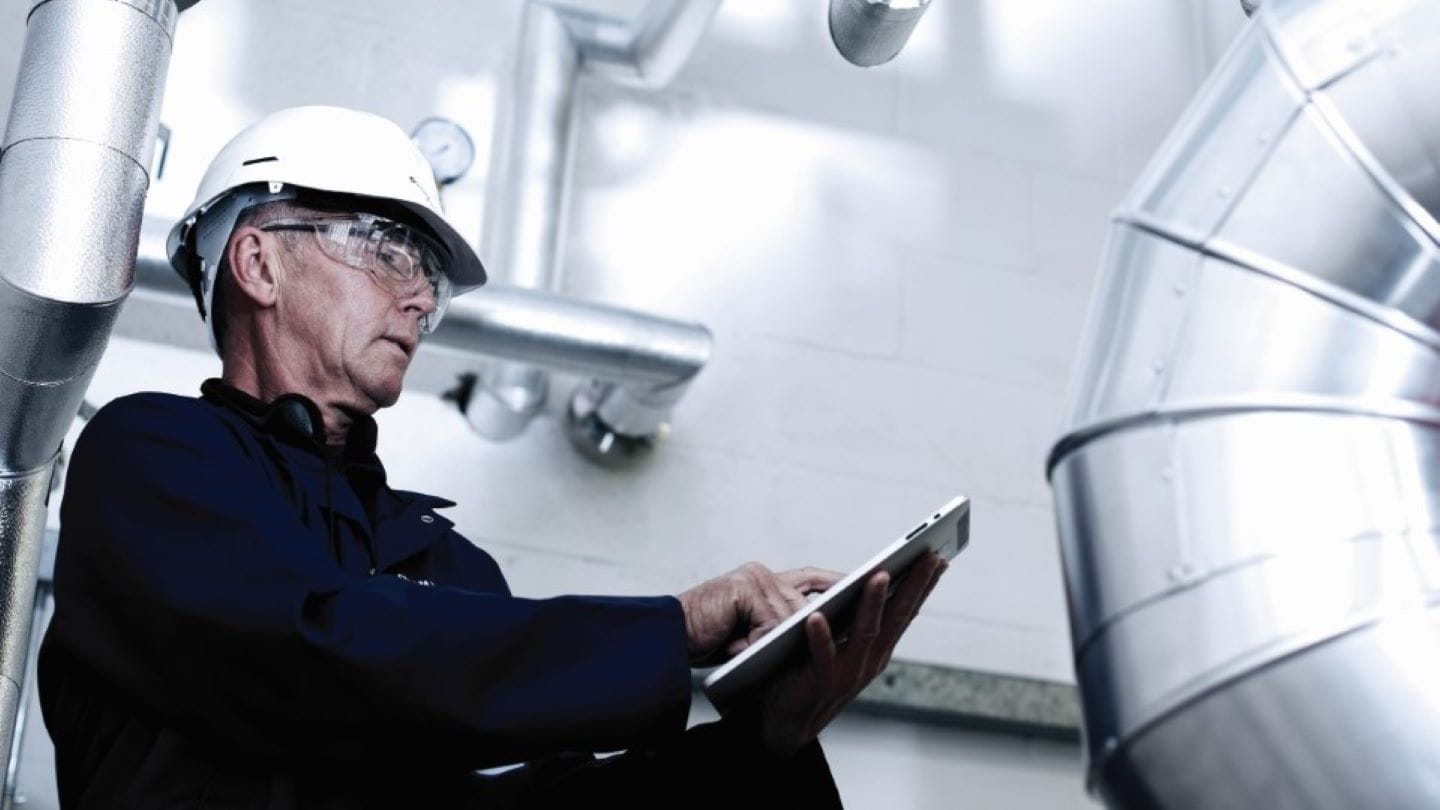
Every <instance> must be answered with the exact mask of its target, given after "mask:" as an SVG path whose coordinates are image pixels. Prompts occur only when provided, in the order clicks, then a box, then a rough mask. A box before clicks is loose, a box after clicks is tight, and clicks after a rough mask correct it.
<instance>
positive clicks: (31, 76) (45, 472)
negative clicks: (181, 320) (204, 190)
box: [0, 0, 178, 772]
mask: <svg viewBox="0 0 1440 810" xmlns="http://www.w3.org/2000/svg"><path fill="white" fill-rule="evenodd" d="M177 13H178V12H177V8H176V5H175V2H174V0H39V1H38V2H35V3H34V4H33V5H32V8H31V10H30V14H29V19H28V21H27V31H26V35H25V47H24V53H23V55H22V57H21V61H20V70H19V73H18V75H17V77H16V83H15V95H14V99H13V101H12V104H11V109H10V118H9V124H8V127H7V129H6V132H5V138H4V141H3V144H0V147H3V151H0V419H3V421H4V426H3V427H0V547H3V548H4V549H5V553H4V554H0V617H3V626H0V751H4V752H6V753H5V756H7V757H8V752H9V750H10V746H9V741H10V739H11V736H12V733H13V730H14V722H15V716H16V700H17V696H18V694H19V684H20V683H21V682H22V681H23V678H24V671H25V659H26V657H27V644H28V639H29V634H30V615H31V609H32V604H33V601H32V600H33V597H34V589H35V575H36V566H37V565H38V562H39V554H40V547H41V541H42V537H43V532H44V526H45V497H46V495H47V493H48V483H49V476H50V471H51V468H52V466H53V464H54V461H55V455H56V451H57V448H59V446H60V442H61V441H62V439H63V438H64V436H65V432H66V430H67V429H68V428H69V426H70V423H71V420H73V419H74V417H75V413H76V411H77V409H78V408H79V406H80V402H81V398H82V397H83V395H84V393H85V388H86V386H87V384H88V383H89V380H90V377H91V375H92V374H93V373H94V370H95V366H96V364H97V363H98V362H99V360H100V356H101V354H102V353H103V352H104V349H105V343H106V340H107V339H108V337H109V334H110V329H111V326H112V324H113V323H114V321H115V317H116V314H117V312H118V311H119V307H120V303H121V302H122V301H123V300H124V298H125V295H126V293H127V292H128V291H129V288H130V284H131V279H132V275H133V265H134V261H133V257H134V255H135V245H136V242H137V239H138V237H139V232H140V223H141V211H142V208H143V205H144V198H145V191H146V188H147V187H148V185H149V174H148V171H149V168H148V167H149V165H150V157H151V151H152V149H153V147H154V143H155V137H156V133H157V130H158V128H159V112H160V100H161V95H162V93H163V90H164V85H165V72H166V68H167V66H168V63H169V59H170V50H171V37H172V36H173V34H174V29H175V18H176V15H177ZM4 770H5V769H0V772H3V771H4Z"/></svg>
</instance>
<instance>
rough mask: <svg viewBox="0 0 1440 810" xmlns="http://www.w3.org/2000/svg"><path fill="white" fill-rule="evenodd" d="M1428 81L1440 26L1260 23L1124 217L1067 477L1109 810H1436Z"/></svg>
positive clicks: (1371, 16)
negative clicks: (1120, 809)
mask: <svg viewBox="0 0 1440 810" xmlns="http://www.w3.org/2000/svg"><path fill="white" fill-rule="evenodd" d="M1437 74H1440V4H1436V3H1434V2H1431V1H1430V0H1385V1H1384V2H1349V1H1348V0H1333V1H1330V2H1327V1H1326V0H1266V2H1265V3H1264V4H1263V5H1261V6H1260V8H1259V10H1258V11H1257V12H1256V15H1255V18H1254V20H1252V22H1251V23H1250V27H1249V28H1248V29H1247V30H1246V32H1245V34H1244V35H1243V36H1242V37H1241V38H1240V39H1239V40H1237V42H1236V44H1235V45H1234V46H1233V48H1232V49H1231V51H1230V52H1229V54H1228V55H1227V56H1226V58H1225V59H1224V60H1223V62H1222V63H1221V65H1220V66H1219V67H1218V68H1217V70H1216V72H1215V74H1214V75H1213V76H1212V77H1211V78H1210V79H1209V81H1208V82H1207V83H1206V84H1205V86H1204V88H1203V89H1202V90H1201V92H1200V94H1199V96H1198V97H1197V99H1196V100H1195V102H1194V103H1193V104H1192V106H1191V107H1190V109H1189V110H1188V111H1187V112H1186V113H1185V115H1184V116H1183V117H1182V118H1181V121H1180V123H1179V124H1178V125H1177V127H1176V129H1175V130H1174V131H1173V132H1172V134H1171V135H1170V137H1169V139H1168V140H1167V142H1166V144H1165V146H1164V147H1163V148H1162V149H1161V150H1160V152H1159V153H1158V154H1157V155H1156V156H1155V158H1154V159H1153V161H1152V163H1151V164H1150V166H1149V167H1148V168H1147V169H1146V171H1145V173H1144V174H1143V175H1142V177H1141V179H1140V181H1139V182H1138V183H1137V185H1136V186H1135V188H1134V189H1133V190H1132V191H1131V193H1130V194H1129V196H1128V197H1127V199H1126V201H1125V202H1124V203H1123V204H1122V206H1121V209H1120V211H1119V212H1118V213H1117V215H1116V218H1115V226H1114V231H1113V235H1112V237H1111V240H1110V246H1109V250H1108V252H1107V257H1106V260H1105V265H1104V267H1103V270H1102V273H1101V277H1100V280H1099V282H1098V286H1097V292H1096V297H1095V301H1094V303H1093V304H1092V312H1091V316H1090V320H1089V325H1088V326H1087V334H1086V337H1085V338H1084V340H1083V342H1082V346H1081V352H1080V355H1079V361H1078V362H1077V364H1076V368H1075V372H1074V376H1073V378H1072V382H1071V395H1070V403H1069V406H1068V413H1067V415H1066V428H1065V433H1064V435H1063V436H1062V437H1061V439H1060V440H1059V442H1058V444H1057V445H1056V447H1055V449H1054V451H1053V452H1052V454H1051V460H1050V471H1051V484H1052V486H1053V488H1054V492H1055V500H1056V512H1057V521H1058V527H1059V533H1060V539H1061V548H1062V552H1063V560H1064V565H1065V577H1066V589H1067V595H1068V597H1069V611H1070V623H1071V631H1072V638H1073V639H1074V644H1075V667H1076V676H1077V679H1078V681H1079V685H1080V690H1081V696H1082V703H1083V710H1084V722H1085V732H1086V733H1085V737H1086V741H1087V751H1086V754H1087V758H1088V760H1089V778H1090V783H1091V786H1092V788H1094V789H1095V790H1096V791H1097V792H1098V793H1099V794H1100V796H1102V797H1103V798H1104V799H1105V800H1106V802H1107V803H1108V804H1109V805H1111V806H1112V807H1124V808H1187V807H1267V808H1269V807H1305V808H1312V809H1313V810H1348V809H1349V808H1354V807H1433V806H1437V805H1440V788H1437V785H1440V781H1437V778H1436V774H1437V771H1436V768H1435V752H1436V751H1437V750H1440V701H1437V700H1436V699H1435V696H1434V695H1435V691H1434V690H1435V684H1436V683H1440V607H1437V606H1440V545H1437V538H1440V218H1437V217H1440V165H1437V162H1436V157H1435V156H1436V155H1440V101H1437V96H1436V95H1435V93H1434V91H1433V82H1434V77H1435V76H1436V75H1437ZM1358 741H1366V742H1358Z"/></svg>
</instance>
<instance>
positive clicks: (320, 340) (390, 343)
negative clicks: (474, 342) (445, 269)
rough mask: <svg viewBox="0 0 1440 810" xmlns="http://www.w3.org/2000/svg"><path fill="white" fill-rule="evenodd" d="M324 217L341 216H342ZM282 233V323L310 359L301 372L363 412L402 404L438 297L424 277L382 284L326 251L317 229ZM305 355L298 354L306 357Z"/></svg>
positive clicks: (337, 400) (324, 390) (319, 391)
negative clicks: (402, 390)
mask: <svg viewBox="0 0 1440 810" xmlns="http://www.w3.org/2000/svg"><path fill="white" fill-rule="evenodd" d="M324 218H328V219H334V218H336V217H335V215H325V217H324ZM272 235H274V236H280V237H281V239H279V240H276V241H277V242H281V243H283V244H281V246H280V251H279V254H280V255H279V260H280V262H281V264H282V266H283V267H284V268H285V272H284V276H283V279H282V281H281V284H280V296H279V301H278V302H277V304H278V306H279V311H278V315H279V324H280V328H281V330H282V331H283V332H285V333H288V334H289V337H291V338H292V341H287V342H291V343H292V345H293V346H295V347H296V348H298V349H299V351H300V352H302V353H303V354H304V355H306V356H308V360H302V361H301V362H304V363H306V365H307V366H308V367H307V368H304V369H303V370H301V373H303V374H304V375H305V376H306V377H307V378H308V379H310V380H312V381H313V382H314V385H315V388H316V389H317V391H316V393H317V394H320V395H321V396H323V397H325V398H326V399H327V400H328V401H330V402H332V403H335V404H339V405H343V406H345V407H349V408H351V409H353V410H357V411H361V412H363V413H373V412H374V411H375V410H377V409H379V408H384V407H387V406H390V405H393V404H395V401H396V400H397V399H398V398H399V396H400V388H401V383H402V381H403V380H404V377H405V371H406V369H407V368H409V366H410V360H411V358H413V357H414V354H415V350H416V347H417V345H418V343H419V339H420V319H421V318H423V317H424V316H425V315H427V314H429V313H430V312H433V311H434V309H435V297H434V293H433V291H432V290H431V287H430V284H429V283H428V282H427V281H426V280H425V279H424V278H423V277H420V278H418V279H416V280H415V281H414V282H412V283H405V284H393V283H387V282H382V281H380V280H378V279H377V278H376V277H375V276H373V275H372V274H371V273H370V272H369V271H367V270H365V269H360V268H356V267H352V266H350V265H348V264H345V263H343V262H340V261H337V260H335V259H333V258H331V257H330V256H327V255H326V254H325V253H324V252H323V251H322V250H321V249H320V247H319V242H318V241H317V238H316V236H315V234H314V233H312V232H304V231H301V232H295V233H287V234H283V235H281V234H272ZM299 359H300V358H297V360H299Z"/></svg>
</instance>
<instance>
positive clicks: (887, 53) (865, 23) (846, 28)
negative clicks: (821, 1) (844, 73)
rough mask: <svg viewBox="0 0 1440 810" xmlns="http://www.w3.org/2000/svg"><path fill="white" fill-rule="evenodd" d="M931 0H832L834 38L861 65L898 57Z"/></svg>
mask: <svg viewBox="0 0 1440 810" xmlns="http://www.w3.org/2000/svg"><path fill="white" fill-rule="evenodd" d="M930 3H931V0H830V39H831V40H832V41H833V42H834V43H835V48H836V49H837V50H839V51H840V55H841V56H843V57H845V58H846V59H847V60H848V61H849V62H850V63H851V64H854V65H859V66H860V67H874V66H876V65H883V64H885V63H886V62H889V61H890V60H891V59H894V58H895V55H896V54H898V53H900V49H901V48H904V47H905V43H906V42H908V41H909V40H910V34H911V33H912V32H913V31H914V30H915V26H916V25H918V24H919V22H920V17H921V16H923V15H924V14H925V10H926V9H928V8H930Z"/></svg>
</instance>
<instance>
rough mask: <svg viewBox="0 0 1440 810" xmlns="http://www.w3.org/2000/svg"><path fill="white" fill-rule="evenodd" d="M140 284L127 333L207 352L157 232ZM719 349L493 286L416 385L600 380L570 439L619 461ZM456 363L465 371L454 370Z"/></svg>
mask: <svg viewBox="0 0 1440 810" xmlns="http://www.w3.org/2000/svg"><path fill="white" fill-rule="evenodd" d="M135 284H136V289H135V292H134V293H133V294H132V295H131V296H130V299H129V301H128V302H127V303H126V306H125V311H124V313H122V315H121V319H120V323H119V324H118V325H117V333H118V334H123V335H126V336H129V337H135V338H140V339H145V340H152V341H156V342H161V343H165V344H167V345H178V346H186V347H189V348H193V349H196V350H199V351H204V350H206V349H207V348H208V344H207V343H206V340H205V335H204V331H203V328H202V326H201V325H200V323H199V321H198V320H197V319H196V318H195V303H194V299H193V298H191V297H190V295H189V293H188V291H187V290H186V289H185V286H184V284H183V283H182V282H181V281H180V279H179V277H178V276H177V275H176V274H175V272H174V271H173V270H172V269H171V268H170V265H169V263H168V261H167V260H166V258H165V240H164V229H163V228H161V227H159V224H158V223H156V226H155V227H147V228H146V229H145V231H144V233H143V236H142V239H141V245H140V256H139V259H138V261H137V263H136V273H135ZM713 342H714V340H713V338H712V336H711V334H710V330H708V329H706V328H705V327H704V326H702V325H700V324H695V323H686V322H683V321H676V320H672V319H669V318H661V317H658V316H654V315H647V314H645V313H640V312H635V311H632V310H626V309H622V308H619V307H612V306H605V305H602V304H593V303H586V302H582V301H576V300H574V299H571V298H566V297H563V296H560V295H556V294H555V293H548V292H543V291H540V290H529V289H524V288H519V287H513V286H508V285H502V284H494V283H492V284H488V285H486V286H485V287H483V288H481V289H479V290H476V291H475V292H472V293H469V294H467V295H465V296H462V297H460V298H456V299H455V300H454V301H452V302H451V303H450V309H449V311H448V312H447V313H446V315H445V320H444V321H443V322H442V323H441V325H440V329H439V330H437V331H436V332H435V334H434V335H433V336H431V337H429V338H427V339H426V340H425V341H424V342H423V343H421V348H420V352H419V354H418V355H417V356H416V361H415V366H416V368H415V369H412V374H411V377H412V379H413V378H414V376H415V372H417V371H418V372H420V374H421V376H422V378H423V379H424V380H425V381H426V383H425V384H422V386H421V390H429V391H431V392H432V393H440V392H442V391H443V390H444V389H445V388H447V387H449V386H452V385H453V384H454V381H455V377H456V372H457V371H458V370H469V369H473V368H475V367H476V366H477V365H481V364H484V363H485V362H487V361H492V360H495V359H500V360H504V361H511V362H514V363H522V364H526V365H532V366H535V367H539V368H544V369H548V370H551V371H563V372H571V373H576V374H581V375H586V376H591V377H594V378H596V380H597V382H593V383H591V384H590V385H588V386H582V387H581V389H580V392H579V396H577V397H576V398H575V402H574V403H572V407H571V409H570V416H569V429H570V434H571V438H572V440H574V441H575V442H576V446H577V448H578V449H580V450H581V451H582V452H584V453H585V454H586V455H587V456H589V457H591V458H594V459H596V460H600V461H605V462H611V461H620V460H623V459H625V458H627V457H629V455H633V454H634V453H635V452H639V451H642V450H643V449H644V448H643V446H640V445H639V444H638V442H641V441H649V439H647V438H645V437H653V436H655V435H657V434H658V433H661V432H662V431H663V426H664V424H665V421H666V419H668V417H669V413H670V410H671V408H673V407H674V404H675V403H676V402H677V401H678V400H679V399H680V397H681V396H682V395H683V394H684V392H685V390H686V389H687V388H688V387H689V384H690V381H691V380H692V379H693V378H694V377H695V375H697V374H699V373H700V370H701V369H702V368H704V367H705V363H706V362H707V361H708V360H709V358H710V352H711V347H712V345H713ZM452 358H454V359H455V360H457V361H458V363H454V362H452V363H449V364H448V365H447V361H448V360H451V359H452ZM472 396H473V393H472ZM581 406H586V407H581ZM607 430H608V431H609V433H610V434H613V435H612V437H611V438H610V439H608V440H607V439H606V438H605V435H606V433H605V431H607ZM601 445H604V446H603V447H602V446H601Z"/></svg>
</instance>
